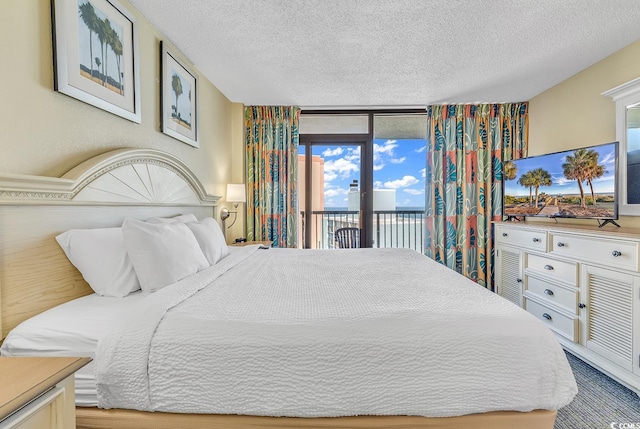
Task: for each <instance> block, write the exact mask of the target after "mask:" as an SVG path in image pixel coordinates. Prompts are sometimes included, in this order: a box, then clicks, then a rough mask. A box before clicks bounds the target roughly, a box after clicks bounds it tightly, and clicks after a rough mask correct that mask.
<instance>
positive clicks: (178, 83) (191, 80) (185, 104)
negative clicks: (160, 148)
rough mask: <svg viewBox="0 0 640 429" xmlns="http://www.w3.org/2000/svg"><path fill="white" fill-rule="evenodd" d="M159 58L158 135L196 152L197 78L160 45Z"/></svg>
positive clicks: (197, 135)
mask: <svg viewBox="0 0 640 429" xmlns="http://www.w3.org/2000/svg"><path fill="white" fill-rule="evenodd" d="M160 56H161V61H160V63H161V67H160V87H161V89H160V92H161V96H160V118H161V122H162V132H163V133H165V134H167V135H169V136H171V137H173V138H175V139H178V140H180V141H181V142H183V143H186V144H188V145H191V146H193V147H196V148H199V147H200V143H199V137H200V136H199V130H198V126H199V112H198V75H197V74H196V73H195V72H194V71H193V69H191V68H190V67H189V66H187V65H186V64H185V63H186V61H182V60H180V59H179V56H178V54H177V52H176V51H175V50H173V49H172V48H170V47H169V45H168V44H167V43H165V42H162V41H161V42H160Z"/></svg>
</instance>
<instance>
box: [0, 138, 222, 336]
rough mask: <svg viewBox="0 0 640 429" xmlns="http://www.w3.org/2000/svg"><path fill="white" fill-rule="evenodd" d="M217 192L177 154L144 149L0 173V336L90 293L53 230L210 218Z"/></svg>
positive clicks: (121, 150)
mask: <svg viewBox="0 0 640 429" xmlns="http://www.w3.org/2000/svg"><path fill="white" fill-rule="evenodd" d="M218 199H219V197H214V196H211V195H207V193H206V192H205V190H204V187H203V186H202V184H201V182H200V181H199V180H198V178H197V177H196V176H195V175H194V174H193V172H191V171H190V170H189V168H188V167H186V166H185V165H184V164H183V163H182V162H181V161H179V160H178V159H177V158H175V157H173V156H172V155H169V154H167V153H164V152H161V151H157V150H151V149H118V150H114V151H111V152H107V153H104V154H102V155H99V156H96V157H94V158H91V159H89V160H87V161H85V162H83V163H82V164H80V165H78V166H77V167H75V168H73V169H72V170H70V171H69V172H68V173H66V174H65V175H64V176H62V177H60V178H54V177H43V176H28V175H17V174H4V175H0V339H2V338H4V337H5V336H6V335H7V333H8V332H9V331H10V330H11V329H12V328H14V327H15V326H16V325H18V324H19V323H20V322H22V321H24V320H26V319H28V318H29V317H32V316H34V315H36V314H38V313H41V312H43V311H45V310H47V309H49V308H51V307H54V306H56V305H59V304H61V303H63V302H66V301H69V300H72V299H74V298H78V297H80V296H84V295H88V294H90V293H92V290H91V288H90V287H89V285H88V284H87V283H86V282H85V281H84V279H83V278H82V276H81V275H80V273H79V272H78V270H76V268H75V267H74V266H73V265H71V263H70V262H69V261H68V260H67V258H66V256H65V254H64V252H63V251H62V249H61V248H60V247H59V246H58V243H57V242H56V241H55V236H56V235H58V234H60V233H61V232H64V231H66V230H69V229H73V228H98V227H110V226H120V225H121V224H122V221H123V220H124V219H125V218H126V217H133V218H136V219H147V218H149V217H152V216H174V215H178V214H184V213H194V214H195V215H196V216H197V217H198V218H202V217H206V216H214V217H215V214H216V213H215V208H216V203H217V201H218Z"/></svg>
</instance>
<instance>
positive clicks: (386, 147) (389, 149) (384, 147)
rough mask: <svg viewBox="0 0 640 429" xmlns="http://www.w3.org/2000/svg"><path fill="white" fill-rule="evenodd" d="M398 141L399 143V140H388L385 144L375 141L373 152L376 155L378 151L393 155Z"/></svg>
mask: <svg viewBox="0 0 640 429" xmlns="http://www.w3.org/2000/svg"><path fill="white" fill-rule="evenodd" d="M396 143H397V140H387V141H386V142H384V144H381V145H379V144H377V143H374V144H373V153H374V155H375V154H377V153H384V154H387V155H389V156H391V155H393V150H394V149H395V148H397V147H398V145H397V144H396Z"/></svg>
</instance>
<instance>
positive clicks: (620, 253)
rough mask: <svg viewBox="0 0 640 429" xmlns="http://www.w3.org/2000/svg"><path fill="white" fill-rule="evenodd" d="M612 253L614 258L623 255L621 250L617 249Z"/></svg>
mask: <svg viewBox="0 0 640 429" xmlns="http://www.w3.org/2000/svg"><path fill="white" fill-rule="evenodd" d="M611 254H612V255H613V257H614V258H617V257H618V256H622V252H619V251H617V250H614V251H613V252H611Z"/></svg>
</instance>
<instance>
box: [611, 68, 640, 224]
mask: <svg viewBox="0 0 640 429" xmlns="http://www.w3.org/2000/svg"><path fill="white" fill-rule="evenodd" d="M602 95H605V96H609V97H611V98H612V99H613V101H615V103H616V140H618V141H619V142H620V152H619V153H620V156H619V159H618V162H619V165H620V169H619V171H620V177H618V183H619V185H618V186H619V189H618V190H619V192H618V212H619V213H620V214H621V215H626V216H640V78H637V79H634V80H632V81H630V82H627V83H624V84H622V85H620V86H617V87H615V88H613V89H610V90H609V91H606V92H604V93H602Z"/></svg>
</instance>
